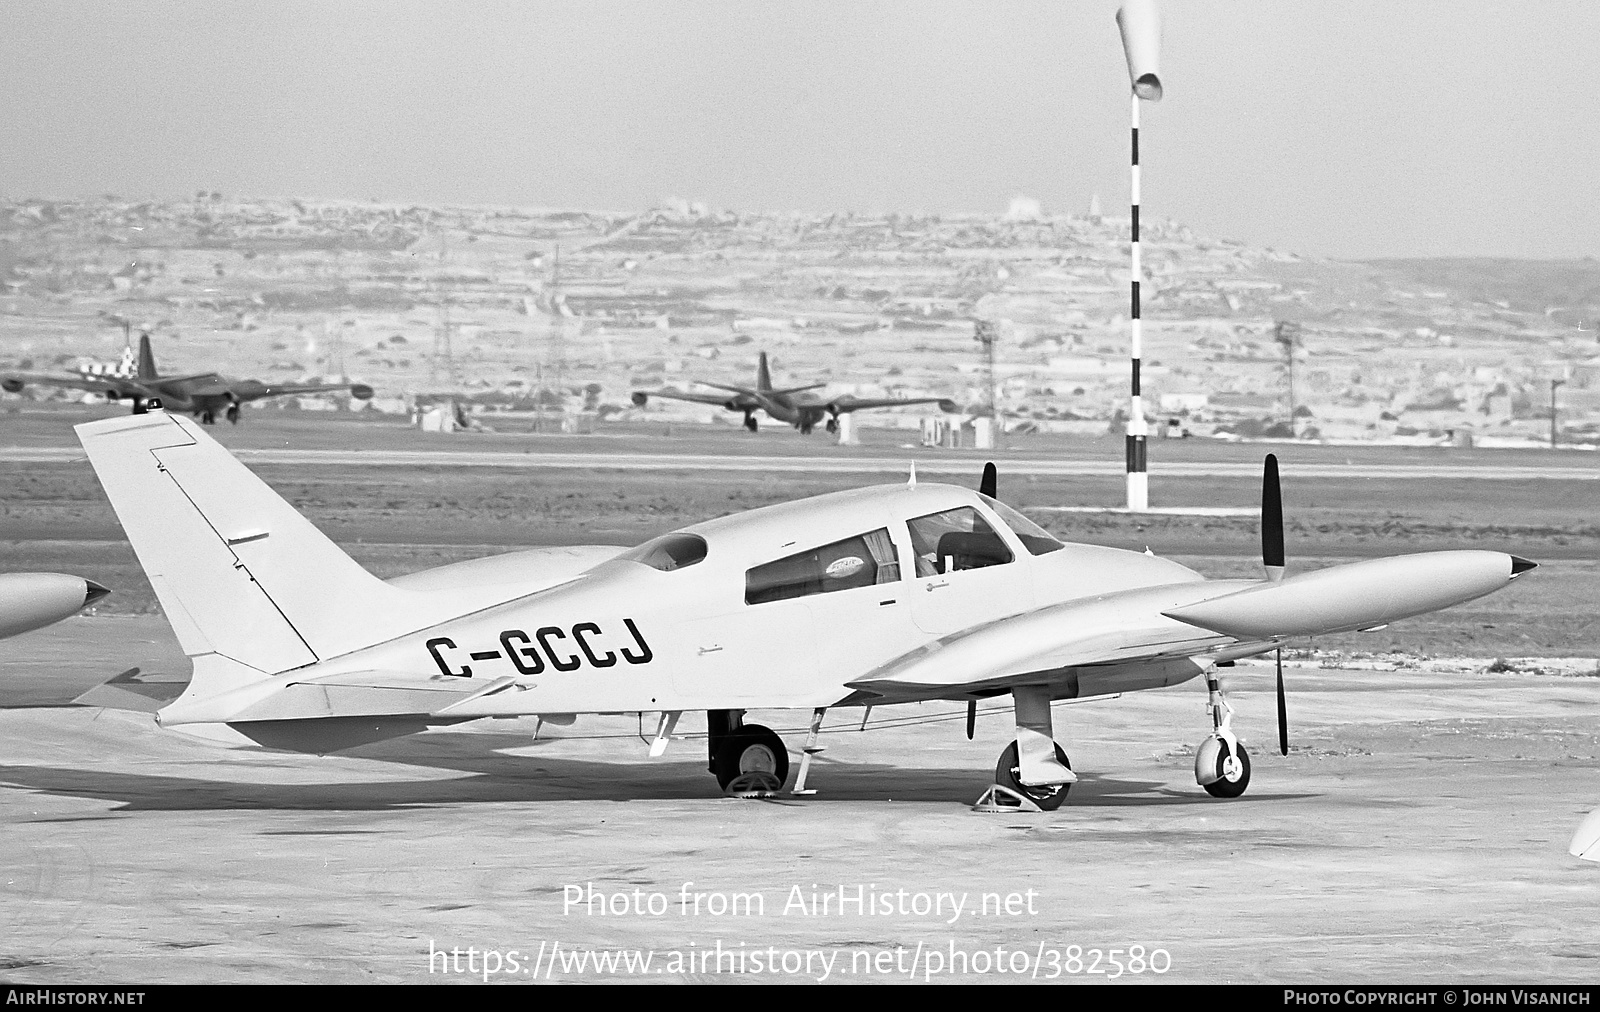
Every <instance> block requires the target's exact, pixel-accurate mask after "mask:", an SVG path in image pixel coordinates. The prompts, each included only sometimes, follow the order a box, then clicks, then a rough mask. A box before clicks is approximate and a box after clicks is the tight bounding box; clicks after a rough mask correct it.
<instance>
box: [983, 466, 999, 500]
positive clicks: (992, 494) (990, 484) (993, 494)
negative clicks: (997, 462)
mask: <svg viewBox="0 0 1600 1012" xmlns="http://www.w3.org/2000/svg"><path fill="white" fill-rule="evenodd" d="M999 485H1000V472H999V471H998V470H997V469H996V468H995V466H994V464H993V463H992V462H991V463H988V464H985V465H983V480H982V481H981V482H979V483H978V492H979V493H980V494H981V495H986V496H988V497H989V498H990V499H998V498H1000V493H999V491H998V489H999Z"/></svg>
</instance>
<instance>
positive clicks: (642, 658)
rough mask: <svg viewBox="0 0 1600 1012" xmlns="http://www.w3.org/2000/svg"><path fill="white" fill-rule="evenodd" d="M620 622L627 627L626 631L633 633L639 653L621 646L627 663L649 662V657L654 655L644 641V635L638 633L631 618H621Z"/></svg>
mask: <svg viewBox="0 0 1600 1012" xmlns="http://www.w3.org/2000/svg"><path fill="white" fill-rule="evenodd" d="M622 624H623V625H625V626H627V627H628V631H629V632H631V633H633V639H634V642H636V643H638V644H639V653H634V652H633V651H632V650H629V649H628V648H627V647H623V648H622V656H623V657H624V658H626V659H627V661H628V663H629V664H649V663H650V658H652V657H654V656H655V654H654V653H652V652H651V651H650V644H648V643H646V642H645V641H644V637H643V636H640V635H639V627H638V626H636V625H634V624H633V619H631V618H625V619H623V620H622Z"/></svg>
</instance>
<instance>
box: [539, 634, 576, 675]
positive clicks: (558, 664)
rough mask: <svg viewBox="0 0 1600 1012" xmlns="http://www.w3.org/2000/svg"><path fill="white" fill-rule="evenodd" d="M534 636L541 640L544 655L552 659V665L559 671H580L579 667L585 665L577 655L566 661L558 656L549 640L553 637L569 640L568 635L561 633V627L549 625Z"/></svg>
mask: <svg viewBox="0 0 1600 1012" xmlns="http://www.w3.org/2000/svg"><path fill="white" fill-rule="evenodd" d="M534 635H535V636H537V637H538V638H539V645H540V646H541V647H544V655H545V656H546V657H548V658H550V663H551V664H552V665H554V667H555V669H556V670H557V671H576V670H578V666H579V665H581V664H582V663H583V662H582V661H580V660H578V655H577V654H573V655H572V656H571V657H568V658H566V659H565V660H563V659H562V658H560V657H557V656H556V652H555V650H554V648H552V647H551V646H550V639H549V638H550V637H551V636H554V637H556V638H557V639H563V640H564V639H566V638H567V634H566V633H564V632H562V631H561V627H560V626H554V625H547V626H545V627H544V628H543V629H540V630H539V631H538V632H537V633H534Z"/></svg>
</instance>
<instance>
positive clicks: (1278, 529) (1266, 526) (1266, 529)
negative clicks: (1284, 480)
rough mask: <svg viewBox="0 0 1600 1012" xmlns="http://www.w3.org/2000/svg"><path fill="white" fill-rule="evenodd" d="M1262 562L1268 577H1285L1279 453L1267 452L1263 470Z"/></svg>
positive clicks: (1273, 580)
mask: <svg viewBox="0 0 1600 1012" xmlns="http://www.w3.org/2000/svg"><path fill="white" fill-rule="evenodd" d="M1261 564H1262V565H1263V566H1264V567H1266V570H1267V579H1269V580H1271V581H1272V582H1273V583H1276V582H1278V581H1279V580H1281V579H1283V564H1284V563H1283V490H1282V489H1281V488H1280V487H1279V485H1278V457H1277V454H1273V453H1269V454H1267V462H1266V466H1265V467H1264V468H1263V469H1262V472H1261Z"/></svg>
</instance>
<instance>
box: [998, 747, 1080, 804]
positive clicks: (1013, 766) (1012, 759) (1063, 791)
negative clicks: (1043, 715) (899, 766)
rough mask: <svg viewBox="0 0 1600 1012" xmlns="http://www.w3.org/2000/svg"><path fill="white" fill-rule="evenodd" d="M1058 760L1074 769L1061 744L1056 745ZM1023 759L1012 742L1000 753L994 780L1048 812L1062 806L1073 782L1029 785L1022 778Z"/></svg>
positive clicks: (1068, 767)
mask: <svg viewBox="0 0 1600 1012" xmlns="http://www.w3.org/2000/svg"><path fill="white" fill-rule="evenodd" d="M1056 762H1058V763H1060V764H1061V765H1063V766H1065V767H1066V768H1067V769H1069V770H1070V769H1072V763H1070V762H1068V761H1067V753H1066V751H1065V750H1064V749H1062V747H1061V746H1060V745H1057V746H1056ZM1020 765H1021V760H1020V759H1019V758H1018V756H1017V743H1016V742H1012V743H1011V744H1009V745H1007V746H1006V750H1005V751H1004V752H1001V753H1000V761H999V762H998V763H996V764H995V767H994V782H995V783H997V784H999V785H1000V786H1001V787H1009V788H1010V789H1011V790H1013V791H1016V792H1017V793H1018V794H1020V795H1022V796H1023V797H1025V798H1027V799H1028V800H1029V801H1031V802H1033V803H1034V804H1036V805H1038V806H1039V807H1040V808H1042V809H1044V810H1045V811H1047V812H1053V811H1055V810H1056V809H1058V808H1060V807H1061V803H1062V802H1064V801H1066V800H1067V791H1068V789H1070V788H1071V787H1072V785H1071V784H1044V785H1041V786H1038V787H1029V786H1028V785H1026V784H1024V783H1023V782H1022V780H1021V779H1020V776H1019V774H1020V772H1021V769H1020Z"/></svg>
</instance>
